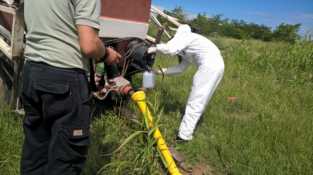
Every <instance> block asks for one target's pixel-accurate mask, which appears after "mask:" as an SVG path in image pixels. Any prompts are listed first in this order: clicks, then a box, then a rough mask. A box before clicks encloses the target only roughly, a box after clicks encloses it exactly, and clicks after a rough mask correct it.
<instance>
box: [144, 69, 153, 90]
mask: <svg viewBox="0 0 313 175" xmlns="http://www.w3.org/2000/svg"><path fill="white" fill-rule="evenodd" d="M154 86H155V75H154V73H153V72H152V71H151V72H150V71H145V72H144V73H143V78H142V87H143V88H147V89H152V88H154Z"/></svg>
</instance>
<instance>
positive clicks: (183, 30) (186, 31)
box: [175, 24, 191, 36]
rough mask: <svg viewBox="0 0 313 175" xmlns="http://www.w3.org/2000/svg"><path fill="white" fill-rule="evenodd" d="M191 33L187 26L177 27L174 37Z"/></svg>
mask: <svg viewBox="0 0 313 175" xmlns="http://www.w3.org/2000/svg"><path fill="white" fill-rule="evenodd" d="M189 33H191V28H190V26H189V25H187V24H184V25H181V26H179V27H178V29H177V32H176V34H175V36H176V35H185V34H189Z"/></svg>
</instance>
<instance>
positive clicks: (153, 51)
mask: <svg viewBox="0 0 313 175" xmlns="http://www.w3.org/2000/svg"><path fill="white" fill-rule="evenodd" d="M156 52H157V48H156V47H155V46H152V47H149V48H148V50H147V53H148V54H152V53H156Z"/></svg>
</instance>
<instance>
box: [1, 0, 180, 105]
mask: <svg viewBox="0 0 313 175" xmlns="http://www.w3.org/2000/svg"><path fill="white" fill-rule="evenodd" d="M101 2H102V6H101V7H99V8H101V17H100V19H99V20H100V23H101V30H100V32H99V35H100V37H101V38H103V42H104V43H105V44H106V45H107V46H111V47H114V48H115V49H116V50H117V51H118V52H119V53H121V55H122V56H123V58H122V61H121V63H120V64H119V65H114V66H109V67H107V72H108V78H113V77H114V76H117V75H118V74H120V75H122V76H125V77H126V78H127V79H131V77H132V76H133V75H134V74H136V73H139V72H142V71H145V70H149V69H151V67H152V65H153V63H154V55H147V54H145V51H146V49H147V48H148V47H149V46H150V45H151V44H155V43H157V42H159V41H160V38H161V36H162V33H163V32H164V34H165V35H166V36H167V37H170V35H169V32H167V31H166V30H164V27H163V25H162V24H161V23H160V22H159V21H158V18H157V16H158V15H159V16H162V17H163V18H165V19H166V20H168V21H170V22H172V23H173V24H175V25H179V23H178V22H177V21H178V20H177V19H175V18H173V17H170V16H168V15H166V14H164V13H163V12H162V11H161V10H158V9H157V8H155V7H153V6H152V5H151V0H125V1H110V0H101ZM22 4H23V0H0V88H2V90H1V91H2V92H4V93H2V96H4V98H5V100H6V101H7V102H8V103H9V104H10V105H11V106H12V108H19V102H18V94H19V91H20V90H19V89H20V86H21V84H20V82H21V80H20V78H21V71H22V67H23V61H24V60H23V57H22V55H23V47H24V33H25V32H24V31H25V27H24V19H23V5H22ZM150 21H153V22H154V23H155V24H156V26H158V27H159V29H160V30H159V31H160V32H159V33H158V34H157V36H154V37H153V36H149V35H147V33H148V30H149V22H150Z"/></svg>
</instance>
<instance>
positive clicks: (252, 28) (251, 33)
mask: <svg viewBox="0 0 313 175" xmlns="http://www.w3.org/2000/svg"><path fill="white" fill-rule="evenodd" d="M165 13H167V14H169V15H171V16H174V17H176V18H177V19H179V20H180V21H181V22H183V23H188V24H190V25H191V26H192V27H194V28H196V29H198V30H199V31H200V32H201V33H202V34H205V35H209V36H224V37H231V38H236V39H257V40H262V41H284V42H289V43H294V42H296V40H298V39H299V38H300V36H299V34H298V32H299V29H300V27H301V24H285V23H282V24H280V25H279V26H277V28H275V29H272V28H271V27H268V26H265V25H260V24H255V23H248V22H246V21H243V20H233V19H228V18H223V15H214V16H211V17H208V16H207V14H205V13H199V14H198V15H197V16H196V17H195V18H194V19H188V15H187V14H186V12H185V11H184V9H182V8H181V7H176V8H174V9H173V10H171V11H166V10H165ZM162 20H163V19H161V21H162ZM307 37H308V39H309V38H310V37H312V36H307Z"/></svg>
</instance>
